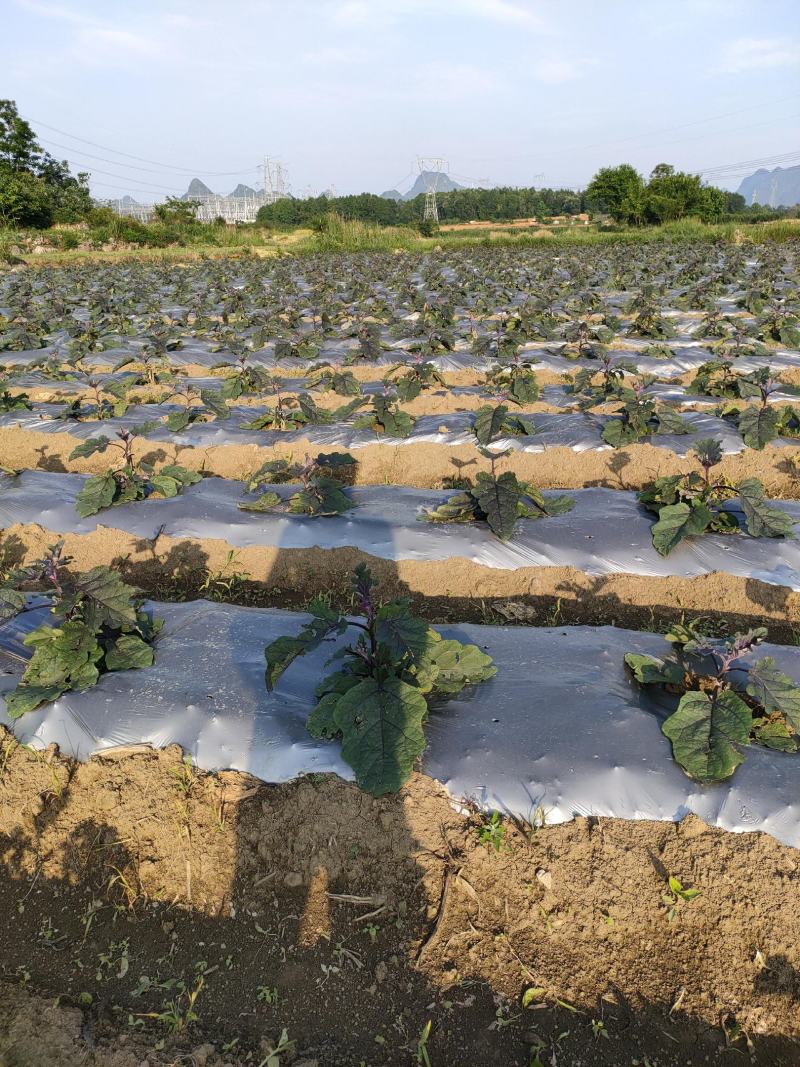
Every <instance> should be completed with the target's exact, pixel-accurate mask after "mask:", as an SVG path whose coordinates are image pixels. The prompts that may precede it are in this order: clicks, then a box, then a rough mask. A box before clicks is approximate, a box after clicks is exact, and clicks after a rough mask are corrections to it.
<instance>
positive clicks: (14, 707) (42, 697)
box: [4, 685, 67, 719]
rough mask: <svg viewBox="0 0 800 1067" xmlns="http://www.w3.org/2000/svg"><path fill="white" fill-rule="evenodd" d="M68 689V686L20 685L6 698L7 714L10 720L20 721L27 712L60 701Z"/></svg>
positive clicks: (7, 694)
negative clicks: (52, 701)
mask: <svg viewBox="0 0 800 1067" xmlns="http://www.w3.org/2000/svg"><path fill="white" fill-rule="evenodd" d="M66 689H67V686H66V685H18V686H17V688H16V689H13V690H12V691H11V692H10V693H6V695H5V697H4V699H5V702H6V714H7V715H8V717H9V719H18V718H19V717H20V716H21V715H24V714H25V712H26V711H34V710H35V709H36V708H38V707H39V705H40V704H49V703H50V701H51V700H58V698H59V697H60V696H61V694H62V693H64V692H65V691H66Z"/></svg>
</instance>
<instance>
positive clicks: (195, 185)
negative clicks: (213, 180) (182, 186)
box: [181, 178, 214, 200]
mask: <svg viewBox="0 0 800 1067" xmlns="http://www.w3.org/2000/svg"><path fill="white" fill-rule="evenodd" d="M213 195H214V194H213V193H212V192H211V190H210V189H209V187H208V186H207V185H206V184H205V182H201V181H200V179H199V178H192V180H191V181H190V182H189V188H188V189H187V190H186V192H185V193H184V194H183V196H182V197H181V200H194V198H195V197H197V196H213Z"/></svg>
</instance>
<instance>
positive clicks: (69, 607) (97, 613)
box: [56, 565, 136, 629]
mask: <svg viewBox="0 0 800 1067" xmlns="http://www.w3.org/2000/svg"><path fill="white" fill-rule="evenodd" d="M135 592H136V590H135V589H134V588H133V586H131V585H127V584H126V583H125V582H123V580H122V578H121V577H120V576H119V574H118V573H117V572H116V571H113V570H112V569H111V568H110V567H106V566H103V565H100V566H99V567H92V569H91V570H88V571H86V572H85V573H83V574H78V575H76V577H75V579H74V589H73V591H72V592H71V593H66V594H65V595H64V597H63V598H62V600H61V602H60V603H59V604H58V606H57V609H56V610H57V612H58V614H60V615H68V614H70V613H71V612H72V611H73V608H74V607H75V605H76V604H77V603H81V602H83V604H82V607H83V615H84V620H85V622H86V623H87V625H89V626H90V627H92V628H98V627H100V626H110V627H112V628H114V629H122V628H124V627H126V626H135V625H136V604H135V603H132V602H131V598H132V597H133V596H134V594H135ZM87 601H88V603H86V602H87Z"/></svg>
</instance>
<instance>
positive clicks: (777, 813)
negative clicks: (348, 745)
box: [0, 601, 800, 847]
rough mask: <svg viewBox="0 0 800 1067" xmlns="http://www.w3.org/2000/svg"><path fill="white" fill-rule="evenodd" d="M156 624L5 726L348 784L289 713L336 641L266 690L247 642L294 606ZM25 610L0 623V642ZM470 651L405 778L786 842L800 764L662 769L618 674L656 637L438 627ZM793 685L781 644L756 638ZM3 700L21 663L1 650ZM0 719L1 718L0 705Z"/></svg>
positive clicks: (181, 608) (656, 712)
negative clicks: (715, 772)
mask: <svg viewBox="0 0 800 1067" xmlns="http://www.w3.org/2000/svg"><path fill="white" fill-rule="evenodd" d="M150 607H151V609H152V610H154V612H155V613H156V614H157V615H159V616H161V617H163V618H164V619H165V620H166V623H165V627H164V630H163V632H162V634H161V636H160V637H159V639H158V642H157V647H156V662H155V664H154V666H153V667H150V668H146V669H144V670H137V671H125V672H120V673H112V674H106V675H104V676H103V677H102V678H101V679H100V682H99V684H98V685H97V686H95V687H94V688H93V689H90V690H87V691H86V692H83V693H74V692H73V693H68V694H66V695H65V696H63V697H62V698H60V699H59V700H57V701H55V702H54V703H52V704H50V705H46V706H44V707H42V708H40V709H38V710H36V711H34V712H29V713H28V714H26V715H24V716H23V717H22V718H21V719H19V720H17V721H16V723H15V724H14V731H15V733H16V735H17V737H18V738H19V740H20V741H23V742H25V743H30V744H33V745H36V746H41V747H44V746H46V745H48V744H50V743H51V742H56V743H57V744H58V745H59V746H60V747H61V749H62V751H64V752H65V753H68V754H70V755H72V756H75V757H77V758H79V759H86V758H87V757H88V756H90V755H91V754H92V753H94V752H100V751H103V750H104V749H108V748H113V747H117V746H120V745H133V744H141V743H147V744H151V745H154V746H164V745H168V744H173V743H177V744H179V745H181V746H182V748H184V749H185V750H186V751H187V752H189V753H190V754H191V756H192V758H193V760H194V761H195V762H196V763H197V765H198V766H199V767H201V768H204V769H207V770H221V769H225V768H233V769H236V770H240V771H246V772H249V773H251V774H253V775H256V776H257V777H259V778H261V779H263V780H265V781H268V782H284V781H288V780H290V779H292V778H294V777H296V776H298V775H301V774H306V773H312V772H314V773H319V772H326V771H330V772H334V773H337V774H339V775H341V776H342V777H345V778H350V777H351V773H350V770H349V768H348V767H347V766H346V765H345V764H344V763H343V761H342V759H341V755H340V751H339V745H338V743H336V742H320V741H316V740H314V739H313V738H312V737H311V736H310V735H309V734H308V733H307V731H306V727H305V722H306V718H307V716H308V713H309V711H310V709H311V708H312V706H313V705H314V702H315V701H314V687H315V685H316V684H317V681H318V680H319V679H320V678H321V677H322V676H323V674H324V673H325V663H326V661H327V660H328V658H329V657H330V655H331V654H332V652H333V651H334V650H335V648H336V647H337V644H338V643H339V642H341V641H342V640H343V639H342V638H339V639H338V640H337V641H331V642H326V643H325V644H324V645H323V646H321V647H320V648H319V649H317V650H316V651H315V652H313V653H311V654H309V655H308V656H307V657H306V659H305V661H304V663H303V665H302V667H298V666H297V665H295V668H290V669H289V670H288V671H287V672H286V674H284V675H283V677H282V678H281V679H280V681H279V682H278V684H277V686H276V688H275V690H274V692H272V693H268V692H267V690H266V687H265V684H264V646H265V645H267V644H269V642H270V641H272V640H274V639H275V638H276V637H279V636H281V635H282V634H289V635H291V634H294V633H296V632H297V630H298V628H299V626H300V625H301V623H302V622H303V621H305V619H306V618H307V616H301V615H295V614H291V613H288V612H281V611H274V610H263V609H254V608H240V607H234V606H230V605H222V604H211V603H208V602H206V601H196V602H194V603H189V604H155V605H151V606H150ZM41 621H42V615H41V612H36V611H34V612H30V613H28V615H23V616H22V617H20V618H18V619H16V620H12V622H11V623H7V624H6V625H5V626H3V627H0V647H11V648H12V651H16V650H18V648H19V647H20V646H19V637H20V631H25V630H26V629H30V628H32V626H34V625H37V624H38V623H40V622H41ZM441 633H442V634H443V635H444V636H445V637H455V638H457V639H459V640H461V641H469V642H474V643H475V644H478V645H479V646H480V647H481V648H483V649H484V650H485V651H486V652H488V653H489V654H490V655H491V656H492V657H493V659H494V661H495V664H496V666H497V674H496V676H495V677H494V678H492V679H490V680H489V681H488V682H485V683H483V684H482V685H480V686H477V687H472V688H468V689H466V690H464V691H463V692H462V693H460V694H459V695H458V696H457V697H456V698H454V699H451V700H448V701H447V702H446V703H444V704H442V705H441V706H436V707H434V708H433V709H432V711H431V715H430V719H429V721H428V725H427V738H428V746H427V749H426V751H425V754H424V756H423V759H422V770H423V771H424V772H426V773H428V774H430V775H432V776H433V777H434V778H436V779H438V780H439V781H441V782H442V783H443V784H444V785H445V786H446V787H447V789H448V790H449V792H450V794H451V796H452V797H453V798H454V799H455V800H456V801H462V800H474V801H476V802H477V803H478V804H480V805H481V806H482V807H484V808H487V809H494V810H500V811H503V812H506V813H508V814H511V815H515V816H518V817H520V818H524V819H532V818H534V817H535V816H537V814H538V815H539V816H541V814H542V813H543V814H544V818H545V820H546V822H548V823H558V822H563V821H566V820H569V819H571V818H573V817H575V816H576V815H593V816H605V817H616V818H625V819H660V820H679V819H681V818H682V817H683V816H685V815H687V814H688V813H690V812H693V813H694V814H696V815H698V816H699V817H700V818H701V819H703V820H704V821H705V822H706V823H708V824H710V825H712V826H719V827H722V828H723V829H726V830H735V831H745V830H751V831H752V830H762V831H765V832H767V833H769V834H771V835H773V836H774V837H776V838H778V839H779V840H781V841H783V842H785V843H786V844H789V845H792V846H794V847H798V846H800V817H799V816H800V756H798V755H796V754H789V753H781V752H775V751H770V750H767V749H763V748H760V747H759V746H756V745H753V746H750V747H748V748H747V750H746V759H745V762H744V763H743V764H742V766H740V767H739V768H738V769H737V771H736V773H735V775H734V776H733V778H732V779H730V780H729V781H727V782H724V783H719V784H714V785H705V786H703V785H699V784H698V783H696V782H693V781H692V780H691V779H689V778H688V777H687V776H686V775H685V774H684V773H683V771H682V770H681V769H680V768H679V767H678V765H677V764H676V763H675V762H674V761H673V759H672V755H671V749H670V743H669V741H668V740H667V738H666V737H664V735H663V734H662V733H661V729H660V727H661V723H662V721H663V719H664V717H665V716H666V715H667V714H669V711H670V710H671V708H670V707H668V706H665V704H664V703H663V702H662V701H659V700H656V699H653V698H651V697H650V696H648V694H647V693H646V692H645V691H643V690H641V689H640V688H639V687H638V686H637V685H636V684H635V683H634V682H633V681H632V680H631V679H630V677H629V676H628V674H627V672H626V669H625V667H624V662H623V656H624V654H625V653H626V652H630V651H637V652H644V653H651V654H655V655H663V653H664V649H665V642H664V639H663V638H662V637H660V636H657V635H655V634H646V633H638V632H635V631H628V630H620V629H617V628H615V627H599V628H593V627H585V626H579V627H566V628H559V629H555V628H553V629H551V628H548V629H535V628H528V627H488V626H487V627H484V626H466V625H465V626H454V627H442V628H441ZM764 653H765V654H769V655H772V656H774V657H775V659H776V660H777V664H778V666H779V668H780V669H781V670H783V671H785V672H786V673H787V674H789V675H790V676H791V677H793V678H794V679H795V680H800V653H799V652H798V651H797V650H796V649H790V648H786V647H777V646H765V648H764ZM0 660H3V661H5V662H4V663H3V666H4V670H3V671H2V673H0V708H2V705H3V702H2V693H4V692H8V691H9V690H10V689H12V688H13V687H14V686H15V685H16V682H17V680H18V678H19V676H20V674H21V672H22V670H23V667H24V664H23V663H22V662H21V661H20V660H19V659H18V658H17V657H16V656H14V655H8V654H6V655H4V654H3V653H2V652H0ZM0 719H2V720H5V714H4V712H3V711H0Z"/></svg>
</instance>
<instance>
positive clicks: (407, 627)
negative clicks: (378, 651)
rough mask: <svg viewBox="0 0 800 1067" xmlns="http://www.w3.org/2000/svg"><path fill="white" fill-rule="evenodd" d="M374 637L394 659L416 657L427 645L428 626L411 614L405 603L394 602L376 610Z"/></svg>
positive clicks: (401, 601) (400, 601)
mask: <svg viewBox="0 0 800 1067" xmlns="http://www.w3.org/2000/svg"><path fill="white" fill-rule="evenodd" d="M376 636H377V638H378V641H379V643H380V644H382V645H386V647H387V648H388V649H389V652H390V653H391V655H392V656H393V658H394V659H401V658H402V657H403V656H405V655H406V653H410V654H411V655H412V656H418V655H419V654H420V653H421V652H423V651H424V649H425V648H426V647H427V644H428V624H427V623H426V622H425V620H424V619H420V618H418V617H417V616H416V615H412V614H411V612H410V611H409V606H408V602H407V601H405V600H395V601H392V602H391V603H389V604H384V605H383V607H381V608H379V609H378V614H377V626H376Z"/></svg>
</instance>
